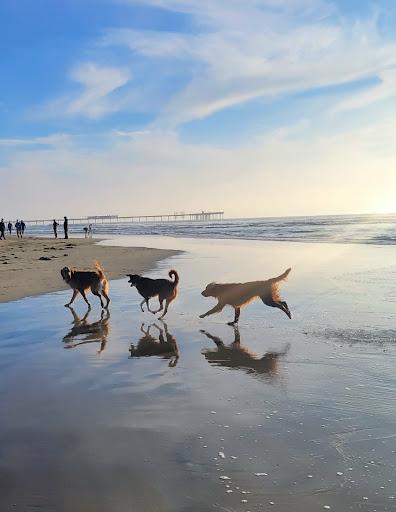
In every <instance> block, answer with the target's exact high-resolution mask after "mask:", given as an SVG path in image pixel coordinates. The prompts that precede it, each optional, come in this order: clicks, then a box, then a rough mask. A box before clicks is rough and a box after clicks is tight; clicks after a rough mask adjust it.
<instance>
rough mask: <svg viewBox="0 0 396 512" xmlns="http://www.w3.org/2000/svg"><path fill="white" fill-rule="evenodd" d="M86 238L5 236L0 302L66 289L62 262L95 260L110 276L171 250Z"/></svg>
mask: <svg viewBox="0 0 396 512" xmlns="http://www.w3.org/2000/svg"><path fill="white" fill-rule="evenodd" d="M97 242H98V240H95V239H85V238H69V239H68V240H64V239H62V238H58V239H53V238H52V239H51V238H32V237H26V238H23V239H18V238H16V237H8V238H7V240H5V241H3V240H2V241H1V243H0V303H1V302H8V301H11V300H16V299H22V298H23V297H30V296H33V295H41V294H43V293H48V292H53V291H57V290H63V289H66V288H67V286H66V285H65V283H64V282H63V280H62V278H61V276H60V269H61V268H63V267H64V266H69V267H77V268H81V269H83V268H86V269H89V268H93V265H94V263H93V262H94V261H95V260H98V261H99V262H100V263H101V264H102V265H103V267H104V268H105V271H106V275H107V277H108V278H109V279H117V278H120V277H124V276H125V274H126V273H128V272H129V273H131V272H133V273H142V272H145V271H147V270H149V269H151V268H153V266H154V265H155V264H156V263H157V262H158V261H159V260H161V259H164V258H167V257H169V256H171V255H172V254H175V253H174V251H172V250H158V249H148V248H146V247H128V248H125V247H107V248H106V247H101V246H98V245H96V243H97Z"/></svg>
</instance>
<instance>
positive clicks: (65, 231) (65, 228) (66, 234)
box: [63, 215, 69, 240]
mask: <svg viewBox="0 0 396 512" xmlns="http://www.w3.org/2000/svg"><path fill="white" fill-rule="evenodd" d="M63 218H64V219H65V220H64V221H63V231H64V233H65V239H66V240H67V239H68V238H69V221H68V220H67V217H66V215H65V216H64V217H63Z"/></svg>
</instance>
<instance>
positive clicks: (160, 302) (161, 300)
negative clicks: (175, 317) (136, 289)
mask: <svg viewBox="0 0 396 512" xmlns="http://www.w3.org/2000/svg"><path fill="white" fill-rule="evenodd" d="M158 301H159V305H160V307H159V308H158V309H157V311H153V313H154V315H156V314H157V313H159V312H160V311H162V310H163V309H164V299H160V298H159V297H158Z"/></svg>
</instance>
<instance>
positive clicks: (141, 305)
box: [140, 299, 146, 313]
mask: <svg viewBox="0 0 396 512" xmlns="http://www.w3.org/2000/svg"><path fill="white" fill-rule="evenodd" d="M145 302H146V299H144V300H142V302H141V303H140V309H141V310H142V312H143V313H144V309H143V304H144V303H145Z"/></svg>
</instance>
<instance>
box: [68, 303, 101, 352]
mask: <svg viewBox="0 0 396 512" xmlns="http://www.w3.org/2000/svg"><path fill="white" fill-rule="evenodd" d="M69 309H70V311H71V314H72V315H73V327H72V328H71V329H70V331H69V332H68V333H67V334H66V335H65V336H64V337H63V341H64V342H65V343H66V345H65V348H75V347H78V346H79V345H85V344H87V343H100V349H99V350H98V354H100V353H101V352H103V351H104V349H105V348H106V343H107V336H108V334H109V320H110V312H109V310H106V313H105V312H104V311H103V310H102V313H101V315H100V320H97V321H96V322H88V321H87V320H88V316H89V314H90V310H89V309H88V311H87V312H86V313H85V315H84V316H83V317H82V318H80V317H79V316H78V315H77V313H76V312H75V310H74V309H73V308H72V307H71V306H69ZM80 337H81V338H80ZM79 339H80V340H81V341H79Z"/></svg>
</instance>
